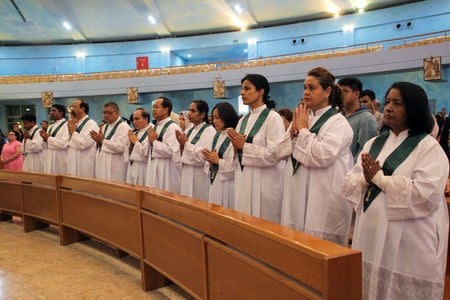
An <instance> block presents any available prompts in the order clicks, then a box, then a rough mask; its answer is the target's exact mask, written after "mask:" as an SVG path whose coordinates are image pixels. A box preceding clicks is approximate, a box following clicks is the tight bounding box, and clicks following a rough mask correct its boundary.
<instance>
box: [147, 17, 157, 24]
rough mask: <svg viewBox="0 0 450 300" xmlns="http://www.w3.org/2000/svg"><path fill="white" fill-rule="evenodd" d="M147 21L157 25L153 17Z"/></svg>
mask: <svg viewBox="0 0 450 300" xmlns="http://www.w3.org/2000/svg"><path fill="white" fill-rule="evenodd" d="M147 20H148V21H149V22H150V23H152V24H156V20H155V18H154V17H153V16H148V18H147Z"/></svg>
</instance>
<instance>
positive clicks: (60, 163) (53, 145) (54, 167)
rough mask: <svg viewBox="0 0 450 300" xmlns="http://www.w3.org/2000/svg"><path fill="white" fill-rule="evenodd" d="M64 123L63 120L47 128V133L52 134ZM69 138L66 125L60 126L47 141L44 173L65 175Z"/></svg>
mask: <svg viewBox="0 0 450 300" xmlns="http://www.w3.org/2000/svg"><path fill="white" fill-rule="evenodd" d="M64 121H65V120H64V119H61V120H58V121H56V122H55V123H54V124H53V125H51V126H50V127H49V129H48V130H47V132H48V133H50V132H54V131H55V130H56V128H58V126H59V125H60V124H61V123H62V122H64ZM69 137H70V135H69V131H68V129H67V123H66V124H64V125H63V126H61V128H60V129H59V130H58V132H57V133H56V135H55V136H54V137H52V136H50V137H49V138H48V139H47V147H46V150H45V172H47V173H53V174H67V151H68V150H67V149H68V148H67V147H68V144H69Z"/></svg>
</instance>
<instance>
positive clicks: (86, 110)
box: [78, 99, 89, 114]
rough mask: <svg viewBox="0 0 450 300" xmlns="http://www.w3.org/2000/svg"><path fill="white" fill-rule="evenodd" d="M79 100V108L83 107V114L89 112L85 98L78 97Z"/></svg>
mask: <svg viewBox="0 0 450 300" xmlns="http://www.w3.org/2000/svg"><path fill="white" fill-rule="evenodd" d="M78 100H80V101H81V102H80V109H81V108H84V113H85V114H89V104H88V103H87V102H86V100H83V99H78Z"/></svg>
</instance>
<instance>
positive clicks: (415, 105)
mask: <svg viewBox="0 0 450 300" xmlns="http://www.w3.org/2000/svg"><path fill="white" fill-rule="evenodd" d="M384 116H385V119H384V122H385V125H386V126H388V127H389V129H390V131H386V132H384V133H383V132H382V133H381V134H380V135H379V136H378V137H376V138H373V139H371V140H369V141H368V142H367V143H366V145H365V146H364V148H363V150H362V152H361V153H362V155H361V157H360V158H359V159H358V161H357V163H356V165H355V167H354V168H353V169H352V170H351V172H349V174H348V175H347V177H346V184H345V186H344V197H345V198H346V199H347V200H348V201H349V203H351V204H352V205H353V206H354V209H355V211H356V222H355V232H354V235H353V243H352V248H353V249H357V250H361V251H362V260H363V298H364V299H395V300H402V299H408V300H410V299H427V300H428V299H442V296H443V291H444V280H445V269H446V258H447V243H448V229H449V223H448V211H447V204H446V201H445V197H444V189H445V184H446V182H447V176H448V172H449V166H448V160H447V157H446V156H445V154H444V152H443V151H442V149H441V148H440V146H439V144H438V143H437V141H436V140H435V139H433V138H432V137H431V136H429V135H428V134H429V133H430V132H431V129H432V125H433V123H432V119H431V116H430V112H429V109H428V100H427V96H426V93H425V91H424V90H423V89H422V88H421V87H419V86H417V85H415V84H411V83H407V82H399V83H395V84H394V85H393V86H392V87H391V88H390V89H389V90H388V93H387V97H386V105H385V108H384ZM408 147H409V148H408ZM372 156H374V157H372ZM381 166H382V167H383V168H381ZM377 193H378V195H377Z"/></svg>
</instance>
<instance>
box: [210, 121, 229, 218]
mask: <svg viewBox="0 0 450 300" xmlns="http://www.w3.org/2000/svg"><path fill="white" fill-rule="evenodd" d="M227 137H228V134H227V131H226V130H223V131H222V132H221V134H220V136H219V139H218V140H217V144H216V151H217V153H219V148H220V146H221V145H222V143H223V141H224V140H225V138H227ZM213 140H214V136H213V139H211V141H210V143H209V145H208V146H207V147H206V148H207V149H208V150H211V149H212V144H213ZM209 167H210V163H209V162H208V161H206V163H205V167H204V171H205V173H206V174H207V175H208V179H209V176H210V175H209V173H210V171H209ZM234 172H235V171H234V149H233V144H232V143H231V142H230V144H229V145H228V148H227V149H226V150H225V152H224V153H223V157H222V158H221V159H220V160H219V171H218V172H217V175H216V179H215V180H214V182H213V183H212V184H210V187H209V202H210V203H214V204H217V205H220V206H224V207H227V208H231V209H234ZM209 182H210V183H211V180H210V179H209Z"/></svg>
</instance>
